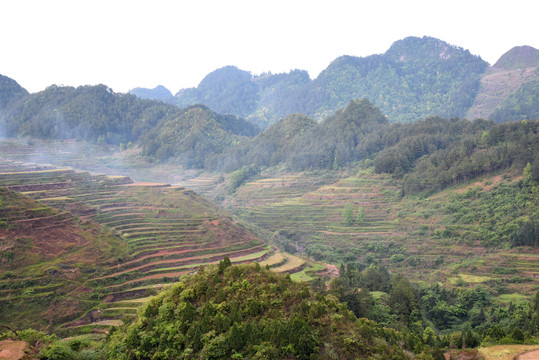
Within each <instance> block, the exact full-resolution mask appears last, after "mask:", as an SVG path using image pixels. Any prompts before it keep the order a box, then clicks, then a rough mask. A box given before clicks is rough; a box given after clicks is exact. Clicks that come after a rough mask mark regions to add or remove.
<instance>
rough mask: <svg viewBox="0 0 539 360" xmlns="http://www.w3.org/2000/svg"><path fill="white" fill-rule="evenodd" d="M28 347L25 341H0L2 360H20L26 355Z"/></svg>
mask: <svg viewBox="0 0 539 360" xmlns="http://www.w3.org/2000/svg"><path fill="white" fill-rule="evenodd" d="M27 346H28V343H26V342H25V341H14V340H2V341H0V359H1V360H20V359H22V358H23V357H24V356H25V355H26V354H25V353H24V350H25V349H26V347H27Z"/></svg>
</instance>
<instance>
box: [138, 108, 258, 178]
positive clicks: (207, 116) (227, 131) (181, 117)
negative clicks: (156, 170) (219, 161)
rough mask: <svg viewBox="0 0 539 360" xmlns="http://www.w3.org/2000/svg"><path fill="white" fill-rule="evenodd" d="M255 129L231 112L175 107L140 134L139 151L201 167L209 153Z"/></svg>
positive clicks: (230, 143) (151, 155)
mask: <svg viewBox="0 0 539 360" xmlns="http://www.w3.org/2000/svg"><path fill="white" fill-rule="evenodd" d="M257 132H258V129H257V128H256V127H255V126H254V125H252V124H250V123H247V122H245V121H244V120H241V119H238V118H237V117H235V116H232V115H219V114H216V113H215V112H213V111H211V110H210V109H208V108H207V107H205V106H202V105H195V106H191V107H188V108H185V109H182V110H179V111H178V112H177V114H176V116H174V117H170V118H169V119H167V120H164V121H161V122H160V123H159V124H157V125H156V126H155V127H154V128H153V129H151V130H150V131H148V132H147V133H146V134H144V135H143V136H141V138H140V140H139V143H140V145H141V146H142V149H143V150H142V154H143V155H144V156H147V157H149V158H151V159H154V160H155V161H157V162H165V161H167V160H170V161H172V162H176V163H180V164H182V165H184V166H185V167H187V168H191V167H194V168H203V167H204V166H205V165H206V162H207V161H209V160H211V158H212V156H215V155H216V154H220V153H222V152H224V151H225V150H227V149H229V148H231V147H233V146H234V145H235V144H237V143H239V142H240V141H242V140H244V139H245V138H247V137H252V136H254V135H256V134H257Z"/></svg>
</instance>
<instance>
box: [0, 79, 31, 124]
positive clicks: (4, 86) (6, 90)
mask: <svg viewBox="0 0 539 360" xmlns="http://www.w3.org/2000/svg"><path fill="white" fill-rule="evenodd" d="M26 95H28V91H26V89H24V88H23V87H22V86H20V85H19V84H18V83H17V82H16V81H15V80H13V79H11V78H9V77H7V76H4V75H0V114H1V113H3V112H4V111H5V109H6V108H7V107H8V105H10V103H12V102H15V101H17V100H19V99H20V98H22V97H25V96H26ZM0 135H1V134H0Z"/></svg>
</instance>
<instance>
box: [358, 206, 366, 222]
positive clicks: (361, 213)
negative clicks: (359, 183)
mask: <svg viewBox="0 0 539 360" xmlns="http://www.w3.org/2000/svg"><path fill="white" fill-rule="evenodd" d="M364 221H365V212H364V210H363V207H361V206H359V207H358V208H357V216H356V223H357V224H358V225H362V224H363V222H364Z"/></svg>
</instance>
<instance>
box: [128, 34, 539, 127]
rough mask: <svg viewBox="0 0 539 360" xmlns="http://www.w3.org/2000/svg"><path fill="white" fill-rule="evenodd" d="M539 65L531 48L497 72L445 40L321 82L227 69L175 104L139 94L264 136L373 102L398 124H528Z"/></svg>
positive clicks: (340, 70) (413, 42) (401, 44)
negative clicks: (292, 117)
mask: <svg viewBox="0 0 539 360" xmlns="http://www.w3.org/2000/svg"><path fill="white" fill-rule="evenodd" d="M538 65H539V50H537V49H534V48H533V47H530V46H518V47H515V48H513V49H511V50H509V51H508V52H507V53H506V54H504V55H503V56H502V57H501V58H500V60H498V61H497V62H496V64H494V65H493V66H489V64H488V63H487V62H485V61H483V60H482V59H481V58H480V57H479V56H476V55H472V54H471V53H470V52H469V51H468V50H465V49H463V48H461V47H458V46H454V45H451V44H448V43H446V42H444V41H442V40H439V39H436V38H432V37H427V36H425V37H421V38H419V37H407V38H405V39H402V40H399V41H396V42H395V43H393V44H392V45H391V47H390V48H389V49H388V50H387V51H386V52H385V53H384V54H377V55H370V56H367V57H355V56H341V57H339V58H337V59H335V60H334V61H333V62H331V64H330V65H329V66H328V67H327V68H326V69H325V70H324V71H322V72H321V73H320V75H319V76H318V77H317V78H316V79H310V78H309V75H308V73H307V72H306V71H303V70H293V71H291V72H289V73H282V74H271V73H267V74H262V75H259V76H254V75H253V74H251V73H250V72H248V71H244V70H241V69H238V68H237V67H235V66H226V67H223V68H220V69H217V70H215V71H213V72H211V73H210V74H208V75H207V76H206V77H205V78H204V79H203V80H202V81H201V82H200V84H199V85H198V86H197V87H196V88H189V89H182V90H180V91H179V92H178V93H176V94H175V95H174V96H173V95H172V93H171V92H170V91H168V90H166V89H164V88H163V87H162V86H158V87H157V88H155V89H152V90H149V89H141V88H137V89H133V90H132V91H131V93H132V94H135V95H137V96H140V97H142V98H152V99H157V100H160V101H164V102H168V103H172V104H176V105H179V106H188V105H192V104H205V105H207V106H209V107H210V108H211V109H212V110H215V111H217V112H219V113H229V114H233V115H236V116H240V117H243V118H245V119H247V120H249V121H251V122H253V123H255V124H257V125H258V126H260V127H261V128H262V129H264V128H266V127H268V126H269V125H271V124H273V123H275V122H276V121H278V120H279V119H281V118H283V117H285V116H287V115H289V114H292V113H303V114H305V115H307V116H310V117H313V118H314V119H316V120H318V121H320V120H321V119H323V118H325V117H327V116H329V115H332V114H333V113H335V111H336V110H337V109H340V108H343V107H344V106H346V104H347V103H348V102H349V101H350V100H353V99H358V98H367V99H369V100H370V101H371V102H372V103H373V104H374V105H376V106H377V107H379V108H380V109H381V110H382V112H383V113H384V114H385V115H386V116H387V117H388V118H389V120H390V121H392V122H415V121H417V120H419V119H423V118H425V117H427V116H433V115H438V116H442V117H468V118H470V119H472V118H476V117H482V118H486V119H493V120H496V121H502V120H501V117H502V116H504V119H506V120H521V119H524V118H532V117H533V116H534V113H536V112H537V108H538V107H539V105H538V102H534V103H533V106H532V108H529V106H528V107H526V106H520V105H519V104H520V103H521V102H524V101H528V102H529V100H525V99H526V98H527V97H529V95H530V93H533V91H534V89H535V85H534V84H536V82H537V81H539V73H538V71H536V70H537V67H538ZM518 69H520V70H522V69H526V70H525V72H526V74H527V75H526V76H513V75H514V74H513V75H511V76H512V78H511V81H510V84H508V81H507V79H504V78H503V77H500V76H491V75H492V74H493V73H498V72H500V71H507V70H518ZM489 76H490V77H489ZM506 77H509V75H507V76H506ZM526 84H527V86H524V85H526ZM500 88H502V91H500ZM519 90H520V91H519ZM506 98H507V99H508V100H506V101H504V100H505V99H506ZM502 114H503V115H502Z"/></svg>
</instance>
